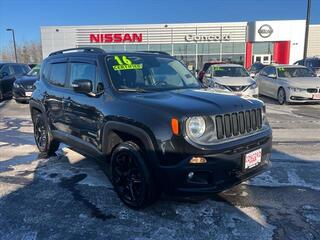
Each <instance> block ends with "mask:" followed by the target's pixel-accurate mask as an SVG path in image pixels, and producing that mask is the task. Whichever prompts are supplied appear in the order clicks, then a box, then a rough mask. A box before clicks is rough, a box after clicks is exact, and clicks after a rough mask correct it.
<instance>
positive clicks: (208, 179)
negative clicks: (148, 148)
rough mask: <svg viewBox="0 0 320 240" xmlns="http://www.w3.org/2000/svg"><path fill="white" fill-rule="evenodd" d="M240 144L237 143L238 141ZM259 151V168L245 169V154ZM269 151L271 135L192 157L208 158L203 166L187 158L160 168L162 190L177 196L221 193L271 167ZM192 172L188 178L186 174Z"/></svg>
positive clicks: (270, 148)
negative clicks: (260, 153) (191, 162)
mask: <svg viewBox="0 0 320 240" xmlns="http://www.w3.org/2000/svg"><path fill="white" fill-rule="evenodd" d="M239 142H240V141H239ZM260 148H261V149H262V159H261V162H260V164H259V165H257V166H256V167H253V168H251V169H248V170H245V169H244V167H243V161H244V156H245V154H247V153H249V152H252V151H254V150H256V149H260ZM271 150H272V134H271V131H270V134H269V135H264V136H263V137H261V138H259V139H257V140H254V141H250V142H246V143H242V144H241V142H240V143H239V145H238V146H236V147H233V148H227V149H225V150H223V151H222V152H219V153H212V154H210V153H208V152H205V154H203V155H199V154H198V153H197V154H195V155H193V156H201V157H204V158H206V159H207V163H205V164H190V163H189V161H190V159H191V158H192V157H193V156H190V157H187V158H186V159H184V160H183V161H182V162H180V163H179V164H177V165H175V166H165V167H161V176H162V182H165V184H166V185H165V186H164V187H165V189H164V190H166V191H169V192H176V193H189V194H190V193H213V192H221V191H223V190H225V189H227V188H230V187H232V186H234V185H237V184H239V183H241V182H242V181H245V180H247V179H249V178H251V177H253V176H255V175H257V174H259V173H261V172H263V171H264V170H266V169H268V168H269V167H270V166H271V162H270V156H271ZM191 172H193V177H192V178H190V177H189V176H188V175H189V173H191Z"/></svg>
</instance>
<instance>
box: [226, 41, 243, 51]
mask: <svg viewBox="0 0 320 240" xmlns="http://www.w3.org/2000/svg"><path fill="white" fill-rule="evenodd" d="M245 52H246V48H245V43H244V42H223V43H222V53H245Z"/></svg>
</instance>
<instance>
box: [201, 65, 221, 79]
mask: <svg viewBox="0 0 320 240" xmlns="http://www.w3.org/2000/svg"><path fill="white" fill-rule="evenodd" d="M224 63H225V62H219V61H211V62H206V63H205V64H203V68H202V70H201V71H200V72H199V73H198V79H199V80H200V81H202V79H203V77H204V74H205V73H206V71H207V70H208V68H209V67H210V66H212V65H213V64H224Z"/></svg>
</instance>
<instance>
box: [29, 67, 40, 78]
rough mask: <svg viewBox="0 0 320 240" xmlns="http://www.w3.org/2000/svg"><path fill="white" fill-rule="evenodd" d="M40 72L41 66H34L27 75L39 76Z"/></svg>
mask: <svg viewBox="0 0 320 240" xmlns="http://www.w3.org/2000/svg"><path fill="white" fill-rule="evenodd" d="M39 73H40V68H38V67H34V68H32V69H31V70H30V71H29V72H28V73H27V75H28V76H38V75H39Z"/></svg>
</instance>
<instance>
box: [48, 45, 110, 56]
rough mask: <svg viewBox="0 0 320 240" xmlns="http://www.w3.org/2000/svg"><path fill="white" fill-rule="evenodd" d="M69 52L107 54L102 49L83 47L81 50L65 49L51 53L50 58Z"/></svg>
mask: <svg viewBox="0 0 320 240" xmlns="http://www.w3.org/2000/svg"><path fill="white" fill-rule="evenodd" d="M68 52H95V53H105V51H104V50H103V49H101V48H96V47H81V48H68V49H63V50H60V51H56V52H53V53H50V54H49V56H54V55H58V54H64V53H68Z"/></svg>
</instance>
